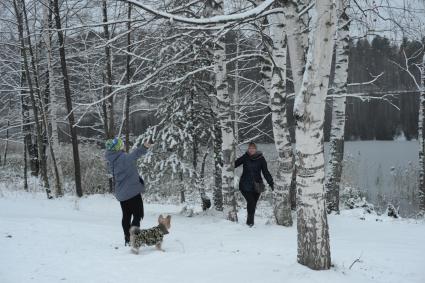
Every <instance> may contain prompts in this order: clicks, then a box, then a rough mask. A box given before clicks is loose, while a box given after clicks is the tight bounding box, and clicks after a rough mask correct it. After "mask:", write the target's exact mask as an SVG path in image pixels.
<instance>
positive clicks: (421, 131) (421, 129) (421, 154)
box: [418, 54, 425, 214]
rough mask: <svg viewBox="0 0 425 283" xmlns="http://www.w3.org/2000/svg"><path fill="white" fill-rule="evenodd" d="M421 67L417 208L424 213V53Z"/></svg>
mask: <svg viewBox="0 0 425 283" xmlns="http://www.w3.org/2000/svg"><path fill="white" fill-rule="evenodd" d="M423 56H424V57H423V61H422V68H421V88H422V89H421V90H420V94H419V95H420V96H419V117H418V118H419V119H418V140H419V201H420V202H419V208H420V210H421V212H422V214H425V140H424V139H425V127H424V126H425V54H424V55H423Z"/></svg>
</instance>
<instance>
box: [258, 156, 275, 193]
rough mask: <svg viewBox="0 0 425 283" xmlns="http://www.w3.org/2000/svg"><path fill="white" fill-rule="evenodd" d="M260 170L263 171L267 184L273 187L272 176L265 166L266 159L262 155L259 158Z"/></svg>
mask: <svg viewBox="0 0 425 283" xmlns="http://www.w3.org/2000/svg"><path fill="white" fill-rule="evenodd" d="M261 172H263V176H264V178H265V179H266V181H267V183H268V184H269V186H270V187H271V188H272V189H273V188H274V182H273V177H272V175H271V174H270V172H269V169H268V168H267V161H266V159H265V158H264V157H263V158H262V159H261Z"/></svg>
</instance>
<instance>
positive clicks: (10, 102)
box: [0, 97, 12, 166]
mask: <svg viewBox="0 0 425 283" xmlns="http://www.w3.org/2000/svg"><path fill="white" fill-rule="evenodd" d="M11 107H12V97H9V108H8V110H7V128H6V144H5V145H4V151H3V166H6V162H7V150H8V148H9V127H10V108H11ZM0 160H1V158H0Z"/></svg>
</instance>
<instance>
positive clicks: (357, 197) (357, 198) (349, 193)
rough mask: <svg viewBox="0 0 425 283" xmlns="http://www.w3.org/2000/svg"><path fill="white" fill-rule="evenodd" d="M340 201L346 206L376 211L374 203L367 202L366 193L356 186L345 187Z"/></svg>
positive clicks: (368, 211) (369, 211)
mask: <svg viewBox="0 0 425 283" xmlns="http://www.w3.org/2000/svg"><path fill="white" fill-rule="evenodd" d="M340 203H341V204H342V205H343V207H344V208H348V209H353V208H364V210H365V211H366V212H367V213H372V212H374V210H375V209H374V206H373V204H370V203H369V202H367V200H366V197H365V195H364V193H363V192H362V191H361V190H359V189H356V188H352V187H345V188H344V189H343V190H342V192H341V194H340Z"/></svg>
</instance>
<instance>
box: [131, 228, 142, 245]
mask: <svg viewBox="0 0 425 283" xmlns="http://www.w3.org/2000/svg"><path fill="white" fill-rule="evenodd" d="M140 231H141V230H140V228H139V227H137V226H131V228H130V245H131V246H132V247H133V248H135V247H136V235H139V234H140Z"/></svg>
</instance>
